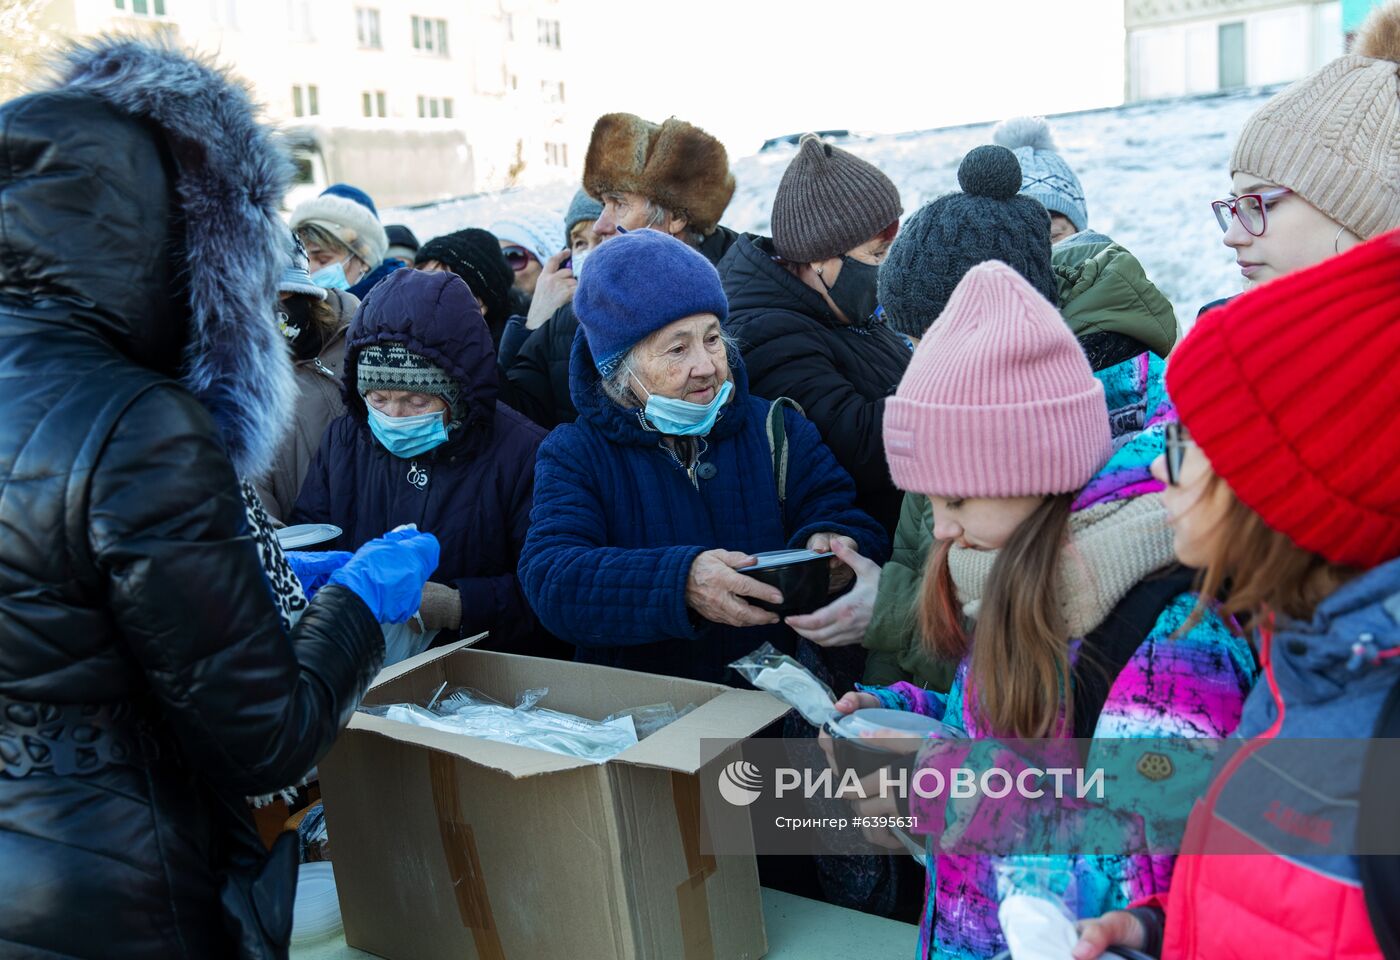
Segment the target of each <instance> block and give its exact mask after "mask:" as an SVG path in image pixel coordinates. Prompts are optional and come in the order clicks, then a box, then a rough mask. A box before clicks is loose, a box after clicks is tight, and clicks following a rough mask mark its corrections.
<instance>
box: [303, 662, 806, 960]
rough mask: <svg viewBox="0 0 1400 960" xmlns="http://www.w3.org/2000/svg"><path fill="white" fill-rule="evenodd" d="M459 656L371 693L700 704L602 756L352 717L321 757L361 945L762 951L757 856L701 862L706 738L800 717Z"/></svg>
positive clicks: (339, 873) (441, 952)
mask: <svg viewBox="0 0 1400 960" xmlns="http://www.w3.org/2000/svg"><path fill="white" fill-rule="evenodd" d="M467 642H470V641H467ZM464 647H465V643H463V644H456V645H453V646H451V647H444V648H442V649H439V650H430V651H427V652H426V653H424V654H421V655H419V656H418V657H414V658H412V659H410V660H406V661H404V662H403V663H401V664H396V665H395V666H393V667H391V668H389V669H387V670H385V671H384V673H382V674H381V675H380V676H379V677H378V678H377V679H376V681H375V684H374V686H372V687H371V688H370V691H369V693H368V694H367V695H366V697H365V702H366V703H368V704H388V703H409V702H413V703H426V702H427V701H428V700H429V698H431V697H432V696H433V694H434V693H435V692H436V691H437V689H438V688H439V686H441V685H442V683H443V681H447V683H448V687H449V688H451V687H455V686H468V687H473V688H475V689H477V690H480V691H482V692H483V693H486V694H488V695H490V696H492V697H494V698H495V699H497V700H499V701H501V702H502V703H515V702H516V696H517V694H518V693H520V692H521V691H523V690H526V689H530V688H532V687H548V688H549V696H548V697H547V698H546V699H545V701H544V705H545V706H548V707H550V708H552V709H555V710H562V711H565V712H567V713H573V714H577V715H579V716H584V717H589V718H591V719H595V720H597V719H602V718H603V717H606V716H608V715H609V714H611V713H614V712H615V711H617V710H620V709H623V708H626V707H638V706H643V705H646V704H651V703H663V702H669V703H671V704H673V705H675V706H676V708H677V709H680V708H683V707H684V706H685V705H686V704H688V703H694V704H696V705H697V709H696V710H695V711H694V712H692V713H690V714H688V715H686V716H685V717H682V718H681V719H680V720H678V721H677V722H675V723H673V724H671V725H670V726H668V727H665V728H663V729H662V730H659V731H657V732H656V733H654V734H653V735H651V736H650V737H648V738H646V739H645V740H642V741H641V742H640V743H638V744H637V745H636V746H634V747H631V748H630V749H628V750H626V751H624V752H623V753H621V754H619V755H618V756H616V757H615V758H613V759H612V760H609V761H608V762H606V763H603V764H596V763H592V762H589V761H586V760H579V759H576V758H573V757H567V756H562V755H559V754H554V753H549V752H546V751H540V750H533V749H529V748H526V747H519V746H515V745H513V744H505V743H496V742H493V741H489V740H478V739H475V738H472V737H466V736H461V735H454V734H448V733H442V732H439V731H435V730H430V729H427V728H423V727H416V726H412V725H408V724H402V723H396V722H393V721H390V720H387V719H384V718H382V717H375V716H370V715H368V714H363V713H357V714H356V715H355V717H354V719H352V720H351V721H350V725H349V727H348V728H347V729H346V731H345V732H344V733H343V734H342V735H341V737H340V739H339V740H338V741H337V742H336V745H335V749H334V750H332V751H331V754H330V756H328V757H327V758H326V759H325V760H324V761H323V762H322V763H321V765H320V776H321V787H322V792H323V796H324V798H325V804H326V824H327V828H328V830H329V835H330V837H332V838H333V839H332V841H331V843H332V849H333V850H334V853H333V860H334V863H335V876H336V885H337V887H338V890H339V894H340V907H341V914H342V916H343V918H344V922H345V940H346V942H347V943H348V944H349V945H350V946H352V947H358V948H360V949H361V950H367V951H369V952H370V953H375V954H379V955H380V956H383V957H388V958H390V960H436V958H443V960H449V958H450V960H461V958H479V960H541V958H546V957H577V958H581V960H611V958H619V960H757V958H759V957H762V956H763V955H764V954H765V953H766V952H767V940H766V937H765V935H764V929H763V913H762V907H761V904H760V900H759V887H758V870H757V866H756V864H755V861H754V859H753V857H752V856H748V857H743V856H732V857H730V856H726V857H716V856H711V855H706V854H704V853H702V843H701V829H702V823H701V820H702V816H701V809H700V780H699V779H698V777H697V774H700V773H702V771H701V745H700V741H701V739H702V738H725V739H732V740H736V741H737V740H741V739H743V738H745V737H747V736H750V735H751V734H753V733H755V732H757V731H759V730H761V729H762V728H763V727H765V726H767V725H768V724H770V723H771V722H773V721H774V720H776V719H778V718H779V717H781V716H782V715H783V713H785V712H786V707H785V706H784V705H783V704H782V703H780V702H779V701H778V700H777V699H775V698H773V697H771V696H769V695H768V694H766V693H761V692H759V691H753V690H734V689H731V688H729V687H725V686H721V685H718V684H710V683H697V682H694V681H690V680H678V679H674V678H670V677H661V676H654V675H651V674H645V673H634V672H631V671H627V670H613V669H610V668H607V667H598V666H592V665H587V664H580V663H570V662H562V661H555V660H540V659H536V658H531V657H520V656H514V655H511V654H503V653H491V652H486V651H480V650H470V649H465V648H464ZM703 774H704V775H718V767H715V766H711V767H709V768H706V769H705V770H704V771H703ZM734 812H735V816H736V817H739V818H743V823H745V824H747V822H748V821H747V817H748V812H747V810H746V809H744V808H735V811H734Z"/></svg>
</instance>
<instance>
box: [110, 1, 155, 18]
mask: <svg viewBox="0 0 1400 960" xmlns="http://www.w3.org/2000/svg"><path fill="white" fill-rule="evenodd" d="M128 4H130V9H131V12H132V13H133V14H135V15H136V16H138V17H163V16H165V0H116V5H117V9H118V10H126V9H127V5H128Z"/></svg>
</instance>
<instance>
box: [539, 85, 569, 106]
mask: <svg viewBox="0 0 1400 960" xmlns="http://www.w3.org/2000/svg"><path fill="white" fill-rule="evenodd" d="M540 96H541V97H542V98H543V99H544V102H545V103H563V102H564V81H563V80H541V81H540Z"/></svg>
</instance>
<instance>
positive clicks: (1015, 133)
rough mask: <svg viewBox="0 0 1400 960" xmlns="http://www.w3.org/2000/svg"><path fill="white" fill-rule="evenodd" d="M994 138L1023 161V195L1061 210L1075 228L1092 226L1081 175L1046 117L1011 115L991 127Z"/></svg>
mask: <svg viewBox="0 0 1400 960" xmlns="http://www.w3.org/2000/svg"><path fill="white" fill-rule="evenodd" d="M992 142H993V143H996V144H1000V145H1001V146H1003V147H1006V148H1007V149H1008V150H1010V151H1011V152H1012V153H1014V154H1016V159H1017V160H1018V161H1019V162H1020V164H1021V191H1020V192H1021V195H1022V196H1026V197H1030V198H1031V199H1032V200H1039V201H1040V203H1041V205H1042V206H1044V207H1045V209H1046V210H1049V211H1050V212H1051V213H1058V214H1062V215H1063V216H1066V217H1068V218H1069V221H1070V223H1072V224H1074V229H1075V230H1076V231H1079V230H1087V229H1089V208H1088V205H1087V204H1085V202H1084V188H1083V187H1082V186H1080V184H1079V178H1078V177H1076V176H1075V175H1074V171H1073V170H1072V169H1071V168H1070V165H1069V164H1068V163H1065V160H1064V157H1062V156H1060V152H1059V147H1058V146H1056V144H1055V135H1054V133H1053V132H1051V130H1050V124H1049V122H1047V121H1046V119H1045V118H1044V117H1012V118H1011V119H1010V120H1003V121H1002V122H1001V123H999V124H997V125H996V127H995V129H993V130H992Z"/></svg>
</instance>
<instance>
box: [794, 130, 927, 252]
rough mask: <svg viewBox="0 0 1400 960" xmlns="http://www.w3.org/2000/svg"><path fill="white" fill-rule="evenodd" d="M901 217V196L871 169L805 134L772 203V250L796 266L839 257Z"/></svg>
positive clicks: (843, 152)
mask: <svg viewBox="0 0 1400 960" xmlns="http://www.w3.org/2000/svg"><path fill="white" fill-rule="evenodd" d="M903 212H904V207H903V206H901V205H900V202H899V190H898V189H897V188H896V187H895V185H894V182H893V181H891V180H890V178H889V177H887V176H885V175H884V174H883V173H881V172H880V170H879V168H878V167H876V166H875V165H874V164H873V163H869V162H867V161H865V160H862V159H861V158H860V157H858V156H856V155H855V154H853V153H848V152H847V151H845V150H842V149H840V148H839V147H833V146H832V145H831V144H829V143H823V142H822V141H821V138H819V137H817V136H816V135H815V134H811V133H804V134H803V135H802V141H801V142H800V143H799V144H798V145H797V156H795V157H793V158H792V163H790V164H788V168H787V170H786V171H784V173H783V179H782V182H781V183H779V184H778V194H777V196H775V197H774V198H773V249H774V250H775V251H776V252H777V254H778V256H780V257H782V258H783V259H784V260H790V261H792V262H794V263H815V262H817V261H818V260H826V259H828V258H830V257H839V256H840V255H841V254H843V253H845V252H846V251H847V250H851V249H853V248H855V247H858V246H860V245H861V244H862V243H864V242H865V241H867V240H869V239H870V238H871V237H873V236H875V235H876V234H877V233H879V232H880V231H882V230H884V229H885V228H886V227H888V226H889V225H890V224H892V223H894V222H895V221H896V220H898V219H899V215H900V214H901V213H903Z"/></svg>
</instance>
